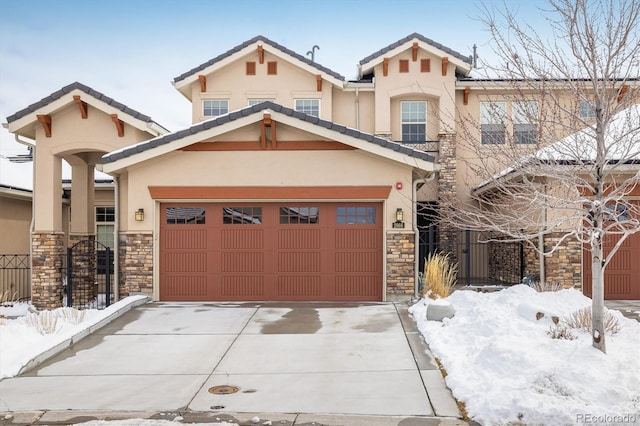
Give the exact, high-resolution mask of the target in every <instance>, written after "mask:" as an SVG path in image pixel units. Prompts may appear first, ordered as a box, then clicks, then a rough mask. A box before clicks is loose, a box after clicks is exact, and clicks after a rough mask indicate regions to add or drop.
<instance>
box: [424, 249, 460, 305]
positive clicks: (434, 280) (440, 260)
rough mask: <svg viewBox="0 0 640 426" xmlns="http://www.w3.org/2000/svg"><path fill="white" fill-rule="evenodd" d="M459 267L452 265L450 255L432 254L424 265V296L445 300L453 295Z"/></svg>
mask: <svg viewBox="0 0 640 426" xmlns="http://www.w3.org/2000/svg"><path fill="white" fill-rule="evenodd" d="M457 269H458V265H457V264H455V265H454V264H451V262H450V261H449V255H448V254H447V255H443V254H440V253H431V254H429V256H428V257H427V258H426V259H425V264H424V289H423V290H422V295H423V296H429V297H430V298H432V299H437V298H444V297H447V296H449V295H450V294H451V290H452V289H453V286H454V285H455V283H456V276H457V274H458V271H457Z"/></svg>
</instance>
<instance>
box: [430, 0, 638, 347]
mask: <svg viewBox="0 0 640 426" xmlns="http://www.w3.org/2000/svg"><path fill="white" fill-rule="evenodd" d="M481 10H482V17H481V20H482V21H483V23H484V24H486V26H487V28H488V30H489V32H490V34H491V38H492V42H493V43H492V48H493V49H494V52H495V53H496V54H497V56H498V57H499V58H500V61H502V63H501V64H499V65H497V66H495V65H490V64H482V71H483V72H484V73H486V75H487V77H488V78H487V79H476V80H475V81H474V82H473V84H477V85H483V87H482V92H483V96H484V98H483V99H484V100H486V101H491V100H492V93H494V94H495V98H494V99H495V100H501V101H504V100H505V99H506V100H507V101H510V102H508V103H503V102H493V103H492V102H484V103H482V104H481V106H480V110H481V111H480V112H481V114H480V115H481V119H480V121H479V119H478V116H477V114H469V113H468V112H465V111H458V124H457V125H458V129H457V136H456V140H457V150H458V162H464V163H466V165H467V167H466V168H460V167H459V170H462V169H466V170H467V171H468V175H467V176H459V181H460V180H463V181H464V182H466V185H467V186H468V188H469V189H470V193H468V194H466V195H465V196H457V197H448V198H447V197H443V198H441V199H440V203H441V206H442V208H441V217H440V220H442V221H444V222H445V223H447V224H448V225H450V226H451V225H455V226H456V227H465V228H467V229H476V230H485V231H486V230H489V231H498V232H499V233H500V234H501V235H502V236H503V237H504V238H505V239H506V240H508V241H526V242H528V243H529V244H531V246H532V247H533V248H534V249H535V250H538V251H539V252H541V253H544V255H546V256H548V255H551V254H553V253H554V252H555V251H557V250H559V249H560V248H561V247H563V245H565V244H567V243H568V242H570V241H571V242H574V243H576V242H577V243H580V244H584V245H585V246H586V247H588V249H589V252H590V254H591V259H590V263H591V271H592V286H593V293H592V299H593V305H592V310H593V327H592V328H593V333H592V337H593V346H594V347H596V348H597V349H599V350H601V351H602V352H605V353H606V346H605V334H604V326H603V317H604V315H603V314H604V285H605V283H604V271H605V268H606V267H607V265H609V264H610V262H611V259H612V258H613V257H614V255H615V254H616V251H617V250H618V248H619V247H620V246H621V245H622V243H623V242H624V240H625V239H626V238H628V237H629V236H630V235H631V234H633V233H635V232H638V231H640V206H639V205H638V202H635V203H634V202H633V201H630V198H629V195H630V194H631V192H632V191H634V190H635V191H637V190H638V189H640V171H639V170H640V108H639V106H638V105H637V103H638V102H639V100H640V99H639V89H638V88H639V81H638V76H639V74H640V72H639V70H640V31H638V28H640V1H638V0H593V1H592V0H550V1H549V10H545V11H541V13H544V14H545V17H546V19H547V23H548V24H549V26H550V30H551V31H550V34H551V35H549V36H542V34H543V33H542V32H541V31H542V30H541V29H536V28H532V27H531V26H530V25H529V24H527V23H522V22H521V21H520V20H519V18H518V17H517V14H516V12H514V11H512V10H509V9H507V8H505V10H496V9H494V8H493V7H492V6H489V5H485V6H483V7H482V8H481ZM547 34H549V33H547ZM476 72H477V71H476ZM483 82H484V83H483ZM491 85H493V86H498V88H499V90H494V91H492V88H491V87H490V86H491ZM494 88H495V87H494ZM504 105H509V112H510V114H509V113H508V112H507V111H505V107H504ZM547 235H555V236H556V238H557V239H554V240H553V243H552V244H551V245H550V246H549V243H548V242H546V243H545V245H546V247H545V245H543V244H540V241H542V239H543V238H544V237H545V236H547ZM558 235H559V237H557V236H558ZM606 239H613V240H614V241H615V244H614V246H613V248H612V249H611V250H603V242H604V241H605V240H606ZM586 262H587V260H586V259H585V263H586ZM541 279H544V276H543V277H541Z"/></svg>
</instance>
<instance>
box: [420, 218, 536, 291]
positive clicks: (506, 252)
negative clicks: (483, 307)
mask: <svg viewBox="0 0 640 426" xmlns="http://www.w3.org/2000/svg"><path fill="white" fill-rule="evenodd" d="M490 237H492V238H490ZM419 238H420V247H419V252H420V257H421V259H420V270H423V269H424V258H425V257H427V255H428V254H429V253H434V252H440V253H445V254H446V253H448V254H449V257H450V259H451V260H452V261H453V262H456V263H457V264H458V284H459V285H513V284H518V283H519V282H521V280H522V277H523V271H524V248H523V244H522V243H519V242H505V241H500V240H499V238H498V237H497V236H495V235H489V234H487V233H485V232H478V231H470V230H450V231H443V230H438V229H437V228H436V227H435V226H434V225H430V226H428V227H426V228H421V229H420V235H419Z"/></svg>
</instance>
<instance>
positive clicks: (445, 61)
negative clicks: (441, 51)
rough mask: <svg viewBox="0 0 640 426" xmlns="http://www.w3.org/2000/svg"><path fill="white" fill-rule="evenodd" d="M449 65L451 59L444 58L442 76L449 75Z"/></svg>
mask: <svg viewBox="0 0 640 426" xmlns="http://www.w3.org/2000/svg"><path fill="white" fill-rule="evenodd" d="M447 65H449V58H448V57H446V56H445V57H444V58H442V75H443V76H445V75H447Z"/></svg>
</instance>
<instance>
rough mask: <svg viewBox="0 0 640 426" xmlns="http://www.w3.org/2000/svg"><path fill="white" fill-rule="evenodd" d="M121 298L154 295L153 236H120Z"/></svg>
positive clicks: (147, 234)
mask: <svg viewBox="0 0 640 426" xmlns="http://www.w3.org/2000/svg"><path fill="white" fill-rule="evenodd" d="M119 255H120V267H119V269H120V279H119V281H120V282H119V286H120V298H123V297H126V296H129V295H130V294H132V293H145V294H148V295H149V296H152V295H153V234H151V233H140V234H129V233H127V234H120V241H119Z"/></svg>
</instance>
